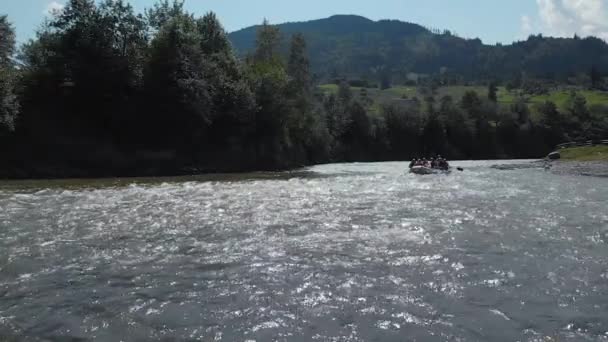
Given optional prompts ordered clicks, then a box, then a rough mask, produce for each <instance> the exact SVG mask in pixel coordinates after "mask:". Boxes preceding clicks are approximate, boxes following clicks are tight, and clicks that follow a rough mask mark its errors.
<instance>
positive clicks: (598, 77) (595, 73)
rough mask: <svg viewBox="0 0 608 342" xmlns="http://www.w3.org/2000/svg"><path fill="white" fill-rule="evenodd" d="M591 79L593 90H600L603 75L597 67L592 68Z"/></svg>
mask: <svg viewBox="0 0 608 342" xmlns="http://www.w3.org/2000/svg"><path fill="white" fill-rule="evenodd" d="M589 78H590V79H591V89H600V88H601V87H602V74H601V73H600V71H599V70H598V69H597V68H596V67H595V65H594V66H592V67H591V71H590V72H589Z"/></svg>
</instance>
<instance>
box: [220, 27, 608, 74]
mask: <svg viewBox="0 0 608 342" xmlns="http://www.w3.org/2000/svg"><path fill="white" fill-rule="evenodd" d="M278 27H279V28H280V29H281V32H282V33H283V36H284V37H283V38H284V40H285V45H287V42H288V39H289V38H290V36H291V35H292V34H294V33H296V32H301V33H302V34H304V36H305V38H306V40H307V42H308V51H309V54H310V58H311V63H312V68H313V71H314V72H315V73H316V74H317V75H318V76H319V77H321V78H322V79H331V78H334V77H344V76H347V77H363V78H369V79H376V80H378V79H381V78H382V77H386V75H389V76H390V78H391V79H392V80H393V81H394V82H399V81H403V80H405V79H407V77H408V75H411V73H417V74H440V73H441V74H444V75H451V76H452V77H455V78H458V79H460V80H479V79H512V78H514V77H520V76H521V75H522V74H523V75H526V76H528V77H538V78H549V79H555V80H560V81H561V80H565V79H566V78H568V77H572V76H574V75H576V74H580V73H585V74H587V73H589V70H590V69H591V68H592V67H596V68H597V69H599V70H600V71H608V45H607V44H606V43H605V42H604V41H603V40H601V39H599V38H594V37H589V38H578V37H573V38H549V37H543V36H540V35H537V36H530V37H529V38H528V39H527V40H525V41H520V42H515V43H513V44H510V45H500V44H499V45H485V44H483V43H482V41H481V40H480V39H464V38H461V37H458V36H456V35H454V34H452V33H451V32H450V31H443V32H437V31H430V30H428V29H426V28H424V27H422V26H420V25H417V24H412V23H406V22H401V21H397V20H380V21H372V20H369V19H367V18H364V17H360V16H354V15H336V16H332V17H330V18H327V19H320V20H313V21H307V22H295V23H285V24H280V25H278ZM257 28H258V26H252V27H249V28H245V29H242V30H239V31H236V32H233V33H231V34H230V36H229V38H230V40H231V42H232V44H233V46H234V47H235V49H236V50H237V52H238V53H239V54H240V55H246V54H247V53H248V52H250V51H251V50H252V49H253V47H254V45H255V39H256V31H257ZM383 75H385V76H383Z"/></svg>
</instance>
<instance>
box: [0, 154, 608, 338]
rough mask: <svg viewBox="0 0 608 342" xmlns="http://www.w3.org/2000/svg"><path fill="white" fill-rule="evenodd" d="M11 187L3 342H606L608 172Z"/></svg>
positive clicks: (380, 170) (380, 174)
mask: <svg viewBox="0 0 608 342" xmlns="http://www.w3.org/2000/svg"><path fill="white" fill-rule="evenodd" d="M496 163H497V162H462V163H459V164H458V166H462V167H464V169H465V171H464V172H454V173H452V174H451V175H449V176H445V175H436V176H414V175H410V174H407V173H405V172H404V169H405V167H406V164H405V163H378V164H338V165H324V166H317V167H313V168H311V169H308V170H304V171H300V172H296V173H259V174H250V175H212V176H202V177H198V178H179V179H150V180H144V179H137V180H134V179H126V180H111V181H108V180H98V181H92V180H87V181H82V180H79V181H56V182H40V181H38V182H9V183H2V184H1V185H0V208H2V210H1V211H0V340H2V339H6V338H10V337H16V338H25V339H34V340H35V339H47V340H65V339H67V338H72V339H91V340H99V341H118V340H125V341H133V340H135V341H138V340H142V341H143V340H175V339H177V340H188V339H190V340H205V341H207V340H218V341H235V340H256V341H271V340H278V341H286V340H289V341H292V340H296V341H308V340H311V339H312V340H319V341H374V340H375V341H392V340H393V341H402V340H404V339H408V340H425V341H426V340H431V341H435V340H437V341H443V340H449V341H452V340H454V341H459V340H460V341H470V340H507V341H515V340H520V341H544V340H546V339H545V338H546V337H552V338H555V339H556V340H560V341H561V340H571V341H580V340H590V341H595V340H607V339H608V246H607V243H608V210H606V208H607V207H608V191H606V189H608V179H605V178H592V177H571V176H558V175H553V174H551V173H548V172H545V171H544V170H543V169H518V168H515V169H513V170H510V171H501V170H498V169H495V168H491V166H492V165H494V164H496Z"/></svg>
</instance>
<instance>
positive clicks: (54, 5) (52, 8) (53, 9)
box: [43, 1, 65, 15]
mask: <svg viewBox="0 0 608 342" xmlns="http://www.w3.org/2000/svg"><path fill="white" fill-rule="evenodd" d="M64 7H65V6H64V5H63V4H62V3H60V2H57V1H52V2H51V3H50V4H48V5H47V6H46V8H45V9H44V12H43V13H44V14H45V15H56V14H57V13H59V12H61V11H62V10H63V8H64Z"/></svg>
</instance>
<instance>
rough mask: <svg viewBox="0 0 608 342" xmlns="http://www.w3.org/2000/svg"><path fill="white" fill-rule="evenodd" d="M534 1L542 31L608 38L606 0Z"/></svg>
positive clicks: (607, 4) (553, 33)
mask: <svg viewBox="0 0 608 342" xmlns="http://www.w3.org/2000/svg"><path fill="white" fill-rule="evenodd" d="M536 3H537V5H538V10H539V18H540V27H541V31H542V33H544V34H547V35H551V36H559V37H572V36H573V35H574V34H578V35H581V36H596V37H599V38H602V39H604V40H608V0H536ZM522 26H523V25H522Z"/></svg>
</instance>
